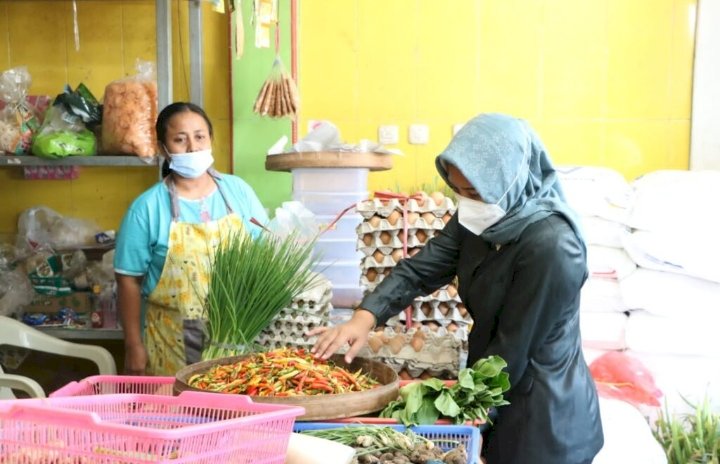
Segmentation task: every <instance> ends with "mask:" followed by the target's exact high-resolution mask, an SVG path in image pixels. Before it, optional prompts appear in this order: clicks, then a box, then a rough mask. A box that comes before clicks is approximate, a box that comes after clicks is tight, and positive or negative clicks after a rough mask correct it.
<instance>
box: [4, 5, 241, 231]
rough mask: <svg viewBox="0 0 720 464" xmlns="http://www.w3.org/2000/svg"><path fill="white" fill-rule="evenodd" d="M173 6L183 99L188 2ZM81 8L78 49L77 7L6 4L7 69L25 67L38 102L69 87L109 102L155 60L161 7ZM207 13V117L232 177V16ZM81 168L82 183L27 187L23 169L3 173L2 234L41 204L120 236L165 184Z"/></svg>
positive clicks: (132, 173)
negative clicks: (155, 188) (112, 92)
mask: <svg viewBox="0 0 720 464" xmlns="http://www.w3.org/2000/svg"><path fill="white" fill-rule="evenodd" d="M171 3H172V8H173V25H174V26H173V29H174V30H173V37H174V45H173V49H174V57H173V60H174V97H175V98H174V99H175V100H186V99H187V98H188V87H187V82H188V80H189V71H188V70H187V64H188V58H187V51H188V42H187V41H188V31H187V27H186V25H187V2H185V1H182V2H171ZM77 8H78V23H79V29H80V50H79V51H76V50H75V43H74V34H73V20H72V2H71V1H69V0H62V1H57V0H51V1H35V0H23V1H14V0H0V70H6V69H8V68H10V67H15V66H20V65H25V66H27V67H28V69H29V71H30V74H31V76H32V79H33V83H32V87H31V89H30V90H31V93H32V94H47V95H52V96H54V95H57V94H58V93H60V92H62V88H63V85H64V84H65V83H68V84H70V85H71V86H73V87H75V86H77V85H78V84H79V83H80V82H83V83H85V84H86V85H87V86H88V87H89V88H90V90H91V91H92V92H93V93H94V94H95V95H96V96H97V97H98V98H102V95H103V92H104V88H105V85H106V84H107V83H108V82H110V81H112V80H114V79H118V78H122V77H124V76H127V75H131V74H134V73H135V60H136V59H138V58H140V59H143V60H152V61H155V56H156V55H155V53H156V48H155V43H156V42H155V0H127V1H119V0H81V1H78V2H77ZM178 9H179V14H178ZM203 15H204V25H203V28H204V31H205V33H204V40H205V46H204V54H205V63H204V72H205V78H206V80H207V81H208V82H207V84H206V86H205V94H204V98H205V109H206V110H207V112H208V113H209V115H210V117H211V119H212V121H213V126H214V128H215V145H214V149H215V158H216V160H217V161H216V165H217V167H218V168H219V169H220V170H223V171H227V170H229V166H230V128H231V125H230V102H229V98H228V95H229V66H228V49H227V35H228V26H227V17H226V16H224V15H220V14H216V13H213V12H212V11H211V10H210V7H209V6H208V5H207V4H205V6H204V7H203ZM180 38H182V47H181V42H180ZM181 50H182V51H184V52H185V55H184V56H183V55H182V54H181ZM81 169H82V171H81V173H80V177H79V178H78V179H76V180H67V181H50V180H43V181H30V180H24V179H22V170H21V168H2V169H0V198H2V201H0V233H14V232H15V230H16V225H17V217H18V214H19V213H20V212H21V211H22V210H24V209H26V208H30V207H32V206H36V205H45V206H49V207H51V208H53V209H55V210H57V211H59V212H60V213H62V214H66V215H71V216H74V217H80V218H88V219H94V220H95V221H97V222H98V224H99V225H100V226H102V227H103V228H105V229H116V228H117V227H118V226H119V223H120V220H121V218H122V215H123V214H124V212H125V210H126V209H127V207H128V205H129V204H130V202H131V201H132V200H133V199H134V198H135V197H136V196H137V195H138V194H139V193H140V192H142V191H143V190H145V189H146V188H147V187H149V186H150V185H152V183H153V182H155V181H156V180H157V176H158V173H157V169H153V168H134V167H133V168H130V167H112V168H111V167H99V168H90V167H86V168H81Z"/></svg>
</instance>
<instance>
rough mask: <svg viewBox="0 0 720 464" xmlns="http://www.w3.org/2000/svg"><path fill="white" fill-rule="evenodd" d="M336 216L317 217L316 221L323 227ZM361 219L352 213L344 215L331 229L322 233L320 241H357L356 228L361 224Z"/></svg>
mask: <svg viewBox="0 0 720 464" xmlns="http://www.w3.org/2000/svg"><path fill="white" fill-rule="evenodd" d="M336 217H337V215H318V216H316V220H317V222H318V223H319V224H322V225H323V226H327V225H329V224H330V223H331V222H333V221H334V220H335V218H336ZM362 221H363V218H362V216H360V215H359V214H357V213H355V212H354V211H349V212H347V213H345V215H344V216H343V217H341V218H340V219H339V220H338V221H337V222H336V223H335V225H334V226H333V228H332V229H330V230H328V231H326V232H323V234H322V235H321V236H320V239H327V240H334V239H346V240H349V239H351V240H357V227H358V226H359V225H360V224H361V223H362Z"/></svg>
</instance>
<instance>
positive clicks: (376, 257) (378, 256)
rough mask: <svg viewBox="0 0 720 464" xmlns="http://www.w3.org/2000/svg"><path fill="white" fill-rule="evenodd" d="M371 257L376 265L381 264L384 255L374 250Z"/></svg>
mask: <svg viewBox="0 0 720 464" xmlns="http://www.w3.org/2000/svg"><path fill="white" fill-rule="evenodd" d="M372 256H373V259H374V260H375V262H377V263H378V264H382V262H383V261H384V260H385V255H384V254H383V252H382V251H380V250H375V253H373V255H372Z"/></svg>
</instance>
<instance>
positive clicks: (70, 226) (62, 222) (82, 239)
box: [17, 206, 100, 250]
mask: <svg viewBox="0 0 720 464" xmlns="http://www.w3.org/2000/svg"><path fill="white" fill-rule="evenodd" d="M99 232H100V228H99V227H98V226H97V225H96V224H95V223H93V222H92V221H89V220H86V219H78V218H71V217H63V216H62V215H61V214H59V213H57V212H56V211H54V210H52V209H50V208H48V207H46V206H37V207H35V208H30V209H26V210H25V211H23V212H22V213H20V218H19V219H18V234H19V237H18V239H19V243H18V244H17V245H18V247H23V246H25V245H29V246H30V247H31V248H36V247H38V246H41V245H47V246H50V247H52V248H53V249H56V250H63V249H65V250H67V249H72V248H77V247H83V246H89V245H95V244H96V242H95V235H96V234H98V233H99Z"/></svg>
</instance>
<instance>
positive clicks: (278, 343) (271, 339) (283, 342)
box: [255, 332, 317, 350]
mask: <svg viewBox="0 0 720 464" xmlns="http://www.w3.org/2000/svg"><path fill="white" fill-rule="evenodd" d="M316 340H317V337H310V338H307V337H305V336H303V335H297V334H287V335H286V334H282V335H271V334H267V333H264V332H263V333H261V334H260V335H258V338H257V340H256V341H255V343H257V344H258V345H260V346H263V347H266V348H268V349H270V350H274V349H276V348H284V347H292V348H310V347H312V346H313V345H314V344H315V341H316Z"/></svg>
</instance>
